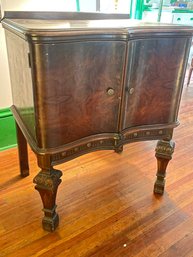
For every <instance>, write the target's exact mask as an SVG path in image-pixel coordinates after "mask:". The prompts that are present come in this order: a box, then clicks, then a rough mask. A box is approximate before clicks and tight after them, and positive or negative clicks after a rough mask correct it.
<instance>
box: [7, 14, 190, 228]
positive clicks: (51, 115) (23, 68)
mask: <svg viewBox="0 0 193 257" xmlns="http://www.w3.org/2000/svg"><path fill="white" fill-rule="evenodd" d="M2 25H3V27H4V28H5V33H6V41H7V49H8V58H9V65H10V76H11V84H12V92H13V106H12V107H11V110H12V112H13V115H14V118H15V120H16V127H17V137H18V149H19V159H20V171H21V175H22V176H27V175H28V174H29V168H28V156H27V142H28V143H29V145H30V147H31V148H32V150H33V151H34V152H35V154H36V156H37V161H38V165H39V167H40V169H41V171H40V172H39V173H38V174H37V176H36V177H35V178H34V183H35V184H36V186H35V188H36V189H37V190H38V191H39V193H40V195H41V198H42V202H43V206H44V209H43V211H44V214H45V215H44V218H43V221H42V223H43V228H44V229H45V230H48V231H53V230H54V229H55V228H56V227H57V225H58V223H59V218H58V214H57V213H56V204H55V202H56V193H57V188H58V185H59V184H60V182H61V179H60V177H61V175H62V172H61V171H60V170H57V169H54V168H53V166H55V165H57V164H59V163H63V162H66V161H68V160H70V159H73V158H75V157H78V156H80V155H83V154H86V153H89V152H91V151H96V150H101V149H111V150H115V152H118V153H119V152H121V151H122V150H123V145H124V144H127V143H130V142H134V141H140V140H154V139H159V141H158V143H157V147H156V158H157V163H158V169H157V179H156V182H155V185H154V192H155V193H159V194H162V193H163V191H164V183H165V172H166V167H167V164H168V162H169V160H170V159H171V158H172V153H173V151H174V142H173V141H172V133H173V129H174V128H175V127H176V126H178V124H179V122H178V119H177V115H178V109H179V104H180V98H181V92H182V87H183V81H184V76H185V69H186V64H187V59H188V53H189V48H190V44H191V40H192V33H193V29H192V28H191V27H189V26H179V25H168V24H159V23H144V22H142V21H133V20H129V19H128V16H127V15H118V14H117V15H108V14H96V13H95V14H90V13H83V14H81V13H60V12H58V13H47V12H45V13H42V12H39V13H38V12H28V13H26V12H6V13H5V17H4V19H3V20H2Z"/></svg>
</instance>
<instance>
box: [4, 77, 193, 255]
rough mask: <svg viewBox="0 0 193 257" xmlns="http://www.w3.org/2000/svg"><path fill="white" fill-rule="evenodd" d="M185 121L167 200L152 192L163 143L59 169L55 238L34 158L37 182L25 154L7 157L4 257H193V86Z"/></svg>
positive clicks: (7, 153) (108, 153)
mask: <svg viewBox="0 0 193 257" xmlns="http://www.w3.org/2000/svg"><path fill="white" fill-rule="evenodd" d="M192 82H193V81H192ZM180 121H181V125H180V126H179V127H178V128H177V129H176V130H175V133H174V140H175V141H176V149H175V153H174V155H173V159H172V161H170V163H169V166H168V172H167V180H166V190H165V194H164V195H163V197H156V196H154V195H153V193H152V190H153V184H154V181H155V175H156V159H155V157H154V149H155V145H156V142H155V141H151V142H139V143H133V144H129V145H127V146H125V148H124V152H123V153H122V154H120V155H119V154H116V153H114V152H112V151H99V152H95V153H91V154H88V155H85V156H82V157H79V158H77V159H74V160H73V161H70V162H68V163H66V164H63V165H59V166H58V167H59V168H60V169H61V170H63V171H64V173H63V176H62V180H63V182H62V183H61V185H60V187H59V190H58V197H57V203H58V209H57V210H58V213H59V215H60V225H59V227H58V229H57V230H56V231H55V232H53V233H48V232H45V231H43V230H42V228H41V217H42V215H43V213H42V212H41V208H42V204H41V200H40V197H39V194H38V192H37V191H35V190H34V185H33V183H32V180H33V177H34V176H35V175H36V174H37V172H38V171H39V168H38V167H37V164H36V160H35V158H34V155H33V153H32V152H31V151H30V176H29V177H26V178H20V176H19V168H18V159H17V150H16V149H11V150H7V151H4V152H1V153H0V164H1V168H0V169H1V178H0V256H9V257H11V256H16V257H25V256H26V257H29V256H41V257H44V256H45V257H51V256H53V257H55V256H64V257H68V256H70V257H79V256H80V257H89V256H92V257H103V256H111V257H117V256H120V257H125V256H129V257H132V256H138V257H157V256H159V257H178V256H179V257H183V256H186V257H193V83H192V84H190V86H189V87H186V86H185V87H184V92H183V99H182V103H181V108H180Z"/></svg>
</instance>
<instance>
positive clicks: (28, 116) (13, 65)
mask: <svg viewBox="0 0 193 257" xmlns="http://www.w3.org/2000/svg"><path fill="white" fill-rule="evenodd" d="M6 42H7V50H8V58H9V69H10V78H11V87H12V95H13V105H14V106H15V108H16V109H17V111H18V114H19V115H20V117H21V119H22V121H23V124H24V125H25V126H26V128H27V129H28V131H29V133H30V134H31V136H32V137H33V138H34V140H35V138H36V135H35V118H34V101H33V89H32V77H31V69H30V67H29V58H28V53H29V49H28V43H27V42H26V41H24V40H23V39H21V38H20V37H18V36H16V35H14V34H12V33H10V32H9V31H6Z"/></svg>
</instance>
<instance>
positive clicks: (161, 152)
mask: <svg viewBox="0 0 193 257" xmlns="http://www.w3.org/2000/svg"><path fill="white" fill-rule="evenodd" d="M174 148H175V143H174V142H173V141H172V140H170V141H164V140H161V141H158V142H157V146H156V149H155V151H156V157H161V158H165V159H169V160H170V159H171V158H172V154H173V152H174Z"/></svg>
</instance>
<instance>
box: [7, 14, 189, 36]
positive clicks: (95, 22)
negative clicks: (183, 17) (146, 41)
mask: <svg viewBox="0 0 193 257" xmlns="http://www.w3.org/2000/svg"><path fill="white" fill-rule="evenodd" d="M65 17H66V16H64V18H63V17H62V18H61V17H60V19H59V18H57V17H55V18H54V19H51V18H50V17H47V18H46V17H44V18H43V19H41V17H38V18H31V17H30V16H29V18H26V17H25V18H24V17H14V16H13V17H6V16H5V18H4V19H3V20H2V25H3V27H4V28H6V29H8V30H11V31H12V32H14V33H16V34H19V35H20V36H23V37H24V38H25V37H26V36H29V37H31V38H35V37H36V38H37V37H58V36H76V35H81V36H83V35H84V36H85V35H117V36H118V37H119V38H122V39H126V38H128V37H130V38H132V37H136V36H137V37H138V35H141V34H142V35H144V34H155V33H157V34H158V33H162V34H163V33H166V34H168V33H170V34H171V33H172V34H179V33H181V34H186V35H187V33H188V34H189V35H191V34H192V33H193V27H191V26H186V25H175V24H163V23H158V22H157V23H156V22H155V23H150V22H143V21H139V20H133V19H125V17H124V16H123V18H115V19H111V18H106V17H107V14H106V15H105V18H104V17H103V16H101V17H100V16H99V18H97V19H95V17H94V16H93V17H94V18H93V19H92V15H90V16H89V19H88V18H86V19H82V18H81V19H80V17H79V16H78V15H77V17H76V18H75V19H73V18H71V19H68V18H67V19H65ZM109 17H111V16H109Z"/></svg>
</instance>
